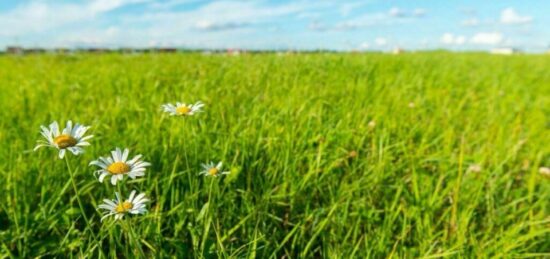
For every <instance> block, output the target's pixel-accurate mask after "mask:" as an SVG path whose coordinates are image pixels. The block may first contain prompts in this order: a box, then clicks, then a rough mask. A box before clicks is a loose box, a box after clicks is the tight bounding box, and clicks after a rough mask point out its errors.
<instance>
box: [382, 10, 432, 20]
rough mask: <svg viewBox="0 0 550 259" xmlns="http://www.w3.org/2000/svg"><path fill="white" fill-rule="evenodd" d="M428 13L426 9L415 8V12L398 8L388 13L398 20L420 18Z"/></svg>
mask: <svg viewBox="0 0 550 259" xmlns="http://www.w3.org/2000/svg"><path fill="white" fill-rule="evenodd" d="M426 12H427V11H426V9H423V8H415V9H414V10H412V11H410V10H404V9H401V8H398V7H392V8H391V9H390V10H389V11H388V15H389V16H391V17H396V18H404V17H416V18H418V17H422V16H424V15H426Z"/></svg>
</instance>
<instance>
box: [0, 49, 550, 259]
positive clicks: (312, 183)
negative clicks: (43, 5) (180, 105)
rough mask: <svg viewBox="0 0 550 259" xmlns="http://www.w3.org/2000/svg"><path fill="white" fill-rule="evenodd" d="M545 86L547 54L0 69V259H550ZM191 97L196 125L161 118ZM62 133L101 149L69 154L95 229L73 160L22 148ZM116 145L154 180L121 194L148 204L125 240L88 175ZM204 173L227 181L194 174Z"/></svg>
mask: <svg viewBox="0 0 550 259" xmlns="http://www.w3.org/2000/svg"><path fill="white" fill-rule="evenodd" d="M549 69H550V58H549V57H548V56H542V55H539V56H536V55H525V56H511V57H501V56H490V55H486V54H449V53H421V54H405V55H398V56H390V55H383V54H361V55H351V54H300V55H287V56H276V55H241V56H238V57H228V56H222V55H211V56H203V55H200V54H170V55H152V54H151V55H149V54H147V55H116V54H106V55H74V56H53V55H52V56H48V55H37V56H24V57H14V56H3V57H0V190H1V193H2V195H0V257H36V256H46V257H52V256H56V257H65V256H67V255H73V256H89V257H97V256H108V257H114V256H119V257H121V256H122V257H130V258H134V254H139V251H140V249H141V250H142V251H143V253H145V256H146V257H153V256H155V257H168V256H172V255H174V256H176V257H179V258H186V257H196V258H200V257H257V258H270V257H271V258H280V257H283V256H289V257H292V258H299V257H309V258H311V257H332V258H352V257H359V258H361V257H381V256H393V257H440V256H452V257H469V258H471V257H513V256H544V255H545V256H550V253H549V251H550V235H549V232H550V218H549V215H550V202H549V201H550V181H548V179H545V178H543V177H541V176H540V175H539V174H538V168H539V167H541V166H548V165H549V164H550V145H549V143H550V134H549V133H550V131H549V129H550V72H549V71H550V70H549ZM198 100H202V101H203V102H205V103H206V105H207V106H206V109H205V112H204V113H202V114H201V115H199V116H196V117H188V118H185V119H181V118H173V117H168V116H166V115H163V114H162V112H161V111H160V105H161V104H162V103H166V102H173V101H185V102H194V101H198ZM410 103H414V107H412V108H411V107H409V104H410ZM411 106H412V104H411ZM68 119H72V120H73V121H76V122H80V123H84V124H87V125H92V129H91V133H93V134H94V135H95V136H96V137H95V138H94V139H92V140H91V143H92V146H91V147H89V148H88V149H87V151H86V153H85V154H84V155H82V156H78V157H75V156H72V155H69V162H70V163H71V166H72V169H73V171H74V172H73V173H74V174H75V178H76V179H75V180H76V184H77V185H78V190H79V191H80V193H79V197H80V199H81V200H82V202H83V205H84V210H85V212H86V214H87V216H88V218H89V220H90V225H91V229H88V226H87V224H86V222H85V220H84V219H83V218H82V215H81V213H80V208H79V206H78V203H77V200H76V196H75V193H74V191H73V188H72V186H71V180H70V177H69V174H68V172H67V170H66V165H65V163H64V162H63V161H62V160H59V159H57V154H56V153H55V151H54V150H47V151H46V150H41V151H40V152H32V151H31V150H32V148H33V147H34V144H35V141H36V140H37V139H38V138H39V137H40V136H39V134H38V131H39V126H40V125H42V124H48V123H50V122H51V121H53V120H58V121H60V122H64V121H66V120H68ZM371 121H373V122H375V124H376V125H375V126H374V127H373V125H372V124H373V123H371V125H370V126H369V122H371ZM114 147H128V148H130V149H131V150H132V152H136V153H141V154H144V159H145V160H146V161H150V162H151V163H152V164H153V166H152V167H151V168H150V169H149V170H148V173H147V175H146V177H144V178H141V179H139V180H134V181H132V186H133V187H135V188H136V189H138V190H140V191H143V192H146V193H147V195H148V197H150V198H151V199H152V202H151V203H150V206H149V209H150V212H149V214H147V215H145V216H136V217H125V224H127V226H132V227H133V229H134V231H135V235H136V242H132V241H131V240H132V237H131V236H130V234H129V232H128V231H126V230H125V229H126V228H125V225H124V224H120V222H114V221H112V220H108V221H105V222H103V223H102V222H100V221H99V219H100V217H101V215H100V212H99V211H97V210H96V207H97V205H98V204H99V203H101V200H102V199H104V198H113V195H114V188H113V187H112V186H111V185H110V184H108V183H103V184H101V183H99V182H98V181H97V179H96V178H95V177H94V175H93V173H92V172H93V171H94V170H95V168H93V167H89V166H88V163H89V162H90V161H91V160H94V159H96V158H97V157H98V156H100V155H106V154H107V153H108V152H109V151H110V150H112V149H113V148H114ZM208 160H215V161H217V160H223V161H224V163H225V165H227V166H228V168H229V169H230V170H231V172H232V173H231V174H230V175H229V176H228V177H226V178H217V179H216V178H204V177H199V176H198V172H199V171H200V170H201V168H200V163H201V162H206V161H208ZM472 165H478V166H479V167H481V170H479V171H478V170H468V168H469V167H470V166H472ZM210 191H211V193H210V195H209V192H210ZM90 231H92V232H93V233H95V234H96V236H97V239H99V240H101V241H100V242H97V241H94V240H95V239H94V236H93V235H91V234H90Z"/></svg>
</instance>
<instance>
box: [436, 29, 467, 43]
mask: <svg viewBox="0 0 550 259" xmlns="http://www.w3.org/2000/svg"><path fill="white" fill-rule="evenodd" d="M440 41H441V43H443V44H447V45H463V44H464V43H466V37H465V36H462V35H454V34H452V33H448V32H447V33H444V34H443V35H442V36H441V39H440Z"/></svg>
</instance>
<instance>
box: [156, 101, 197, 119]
mask: <svg viewBox="0 0 550 259" xmlns="http://www.w3.org/2000/svg"><path fill="white" fill-rule="evenodd" d="M203 106H204V104H203V103H202V102H200V101H199V102H197V103H195V104H185V103H180V102H177V103H176V104H171V103H167V104H163V105H162V109H163V110H164V112H166V113H169V114H170V116H191V115H194V114H195V113H199V112H202V107H203Z"/></svg>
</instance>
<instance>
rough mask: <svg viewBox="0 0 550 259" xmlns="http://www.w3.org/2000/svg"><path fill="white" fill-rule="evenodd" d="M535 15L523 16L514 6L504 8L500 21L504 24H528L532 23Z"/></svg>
mask: <svg viewBox="0 0 550 259" xmlns="http://www.w3.org/2000/svg"><path fill="white" fill-rule="evenodd" d="M532 21H533V17H531V16H522V15H520V14H519V13H518V12H517V11H516V10H515V9H514V8H511V7H509V8H506V9H503V10H502V12H501V13H500V22H501V23H503V24H526V23H531V22H532Z"/></svg>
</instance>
